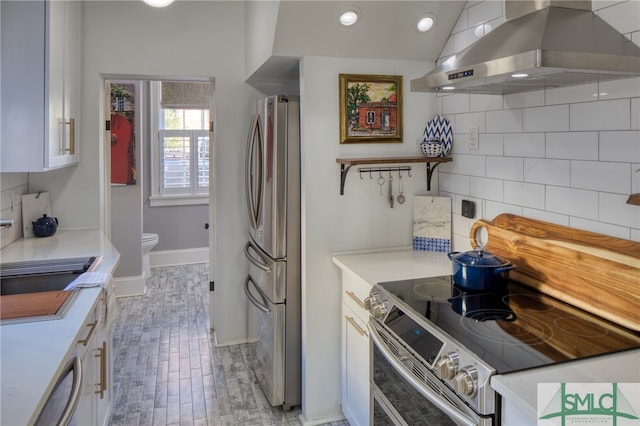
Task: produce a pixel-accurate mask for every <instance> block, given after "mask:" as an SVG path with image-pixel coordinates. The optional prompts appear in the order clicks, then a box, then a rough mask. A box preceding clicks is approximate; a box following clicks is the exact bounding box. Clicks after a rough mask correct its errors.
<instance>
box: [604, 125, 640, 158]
mask: <svg viewBox="0 0 640 426" xmlns="http://www.w3.org/2000/svg"><path fill="white" fill-rule="evenodd" d="M600 160H601V161H624V162H630V161H636V162H638V161H640V131H628V132H626V131H617V132H600Z"/></svg>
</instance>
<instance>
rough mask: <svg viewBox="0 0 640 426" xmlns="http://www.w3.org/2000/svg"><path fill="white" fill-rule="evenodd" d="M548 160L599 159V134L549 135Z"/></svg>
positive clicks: (560, 133)
mask: <svg viewBox="0 0 640 426" xmlns="http://www.w3.org/2000/svg"><path fill="white" fill-rule="evenodd" d="M546 139H547V141H546V152H547V158H564V159H570V160H597V159H598V132H557V133H547V138H546Z"/></svg>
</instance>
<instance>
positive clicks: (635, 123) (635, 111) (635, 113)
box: [631, 98, 640, 130]
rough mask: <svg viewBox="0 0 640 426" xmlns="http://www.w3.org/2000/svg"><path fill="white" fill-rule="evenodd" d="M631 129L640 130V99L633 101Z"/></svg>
mask: <svg viewBox="0 0 640 426" xmlns="http://www.w3.org/2000/svg"><path fill="white" fill-rule="evenodd" d="M631 129H632V130H640V98H634V99H631Z"/></svg>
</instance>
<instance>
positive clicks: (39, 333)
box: [0, 230, 120, 425]
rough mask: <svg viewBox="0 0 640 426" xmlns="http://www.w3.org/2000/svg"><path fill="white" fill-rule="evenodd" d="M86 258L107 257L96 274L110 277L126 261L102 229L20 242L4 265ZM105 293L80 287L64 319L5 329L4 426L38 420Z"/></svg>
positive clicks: (0, 332) (5, 255)
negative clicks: (78, 337) (81, 334)
mask: <svg viewBox="0 0 640 426" xmlns="http://www.w3.org/2000/svg"><path fill="white" fill-rule="evenodd" d="M82 256H89V257H90V256H102V261H101V262H100V263H99V264H98V267H97V269H96V271H97V272H104V273H112V272H113V271H114V270H115V267H116V266H117V264H118V261H119V258H120V254H119V253H118V252H117V250H115V248H114V247H113V246H112V245H111V243H110V242H109V240H108V239H107V238H106V237H105V236H104V235H103V234H102V232H100V231H99V230H74V231H64V230H61V231H58V232H57V233H56V234H55V235H53V236H51V237H46V238H28V239H21V240H18V241H16V242H14V243H12V244H10V245H9V246H7V247H5V248H3V249H2V250H1V251H0V261H1V262H2V263H8V262H19V261H25V260H41V259H64V258H72V257H82ZM101 291H102V290H101V288H99V287H93V288H83V289H80V290H79V294H78V295H77V297H76V298H75V300H74V301H73V303H72V304H71V306H70V307H69V309H68V311H67V312H66V313H65V314H64V316H63V317H62V318H61V319H56V320H49V321H37V322H27V323H18V324H4V325H1V326H0V424H2V425H26V424H32V423H33V422H34V421H35V419H36V418H37V415H38V414H39V412H40V410H41V409H42V407H43V406H44V402H45V401H46V399H47V397H48V395H49V393H50V392H51V390H52V389H53V387H54V385H55V379H56V377H57V376H58V375H59V374H60V372H61V371H62V368H63V367H64V365H63V364H64V362H65V361H66V360H67V359H68V358H69V357H70V356H71V355H72V354H71V353H70V350H71V349H72V348H74V347H75V343H76V336H77V335H78V333H79V332H80V331H81V328H82V326H83V324H84V320H85V319H86V318H87V315H88V314H89V312H90V311H91V309H92V308H93V307H94V306H95V303H96V302H97V300H98V299H99V297H100V295H101Z"/></svg>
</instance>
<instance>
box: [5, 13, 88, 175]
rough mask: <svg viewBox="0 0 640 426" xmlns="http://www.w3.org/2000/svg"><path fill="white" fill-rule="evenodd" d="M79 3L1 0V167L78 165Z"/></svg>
mask: <svg viewBox="0 0 640 426" xmlns="http://www.w3.org/2000/svg"><path fill="white" fill-rule="evenodd" d="M81 5H82V2H79V1H55V0H51V1H49V0H45V1H42V0H41V1H2V2H0V8H1V9H0V16H1V19H2V26H1V31H2V41H1V42H2V46H1V47H2V49H1V52H2V53H1V55H2V61H1V74H0V76H1V79H2V87H1V89H2V90H1V101H2V108H1V117H2V130H1V136H2V138H1V140H0V148H1V154H2V155H1V163H0V165H1V169H2V171H3V172H38V171H47V170H52V169H57V168H60V167H65V166H69V165H72V164H75V163H77V162H78V161H79V146H78V145H79V144H78V141H77V140H76V134H78V131H77V127H78V125H79V112H80V107H79V103H80V81H81V74H80V40H81V7H82V6H81Z"/></svg>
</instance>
